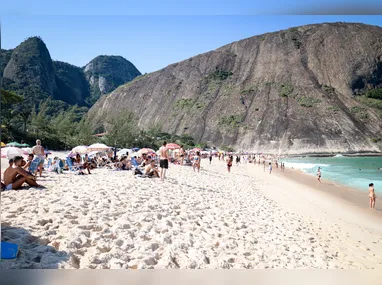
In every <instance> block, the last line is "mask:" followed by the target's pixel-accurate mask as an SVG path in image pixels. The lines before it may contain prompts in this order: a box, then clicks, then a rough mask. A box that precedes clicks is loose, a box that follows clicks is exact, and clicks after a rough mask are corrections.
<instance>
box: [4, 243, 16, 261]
mask: <svg viewBox="0 0 382 285" xmlns="http://www.w3.org/2000/svg"><path fill="white" fill-rule="evenodd" d="M18 252H19V246H18V245H17V244H15V243H10V242H5V241H3V242H1V259H15V258H16V257H17V253H18Z"/></svg>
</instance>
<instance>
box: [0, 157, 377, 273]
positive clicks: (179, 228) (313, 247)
mask: <svg viewBox="0 0 382 285" xmlns="http://www.w3.org/2000/svg"><path fill="white" fill-rule="evenodd" d="M2 162H3V165H4V161H2ZM5 165H6V163H5ZM2 170H4V169H2ZM280 171H281V170H280V169H275V170H274V173H272V175H269V174H268V173H264V172H263V168H262V167H259V166H257V165H256V166H255V165H253V164H241V165H239V166H236V164H234V166H233V167H232V170H231V173H230V174H228V173H227V170H226V167H225V163H223V162H220V161H218V159H214V160H213V161H212V165H209V162H208V161H207V160H202V167H201V171H200V173H194V172H193V171H192V168H191V167H186V166H184V167H180V166H174V165H170V169H169V171H168V178H167V179H166V180H165V181H164V182H160V181H159V179H149V178H137V177H134V176H133V174H132V172H131V171H112V170H106V169H95V170H93V171H92V174H91V175H74V174H70V173H64V174H55V173H47V172H45V173H44V177H43V178H41V179H38V182H40V183H41V184H43V185H44V186H46V187H47V189H44V190H37V189H29V190H21V191H6V192H2V193H1V223H2V240H6V241H10V242H14V243H17V244H19V246H20V254H19V257H18V258H17V259H16V260H9V261H3V262H1V263H0V268H111V269H114V268H115V269H117V268H125V269H127V268H130V269H140V268H156V269H162V268H237V269H238V268H288V269H289V268H314V269H326V268H338V269H340V268H344V269H366V268H367V269H372V268H382V223H381V221H382V219H381V217H380V215H378V214H373V213H370V211H371V210H368V211H365V210H364V209H359V208H357V207H356V206H354V205H352V204H350V203H346V202H344V201H342V200H341V199H337V198H336V197H333V196H332V195H328V194H326V193H324V192H320V191H317V190H315V189H313V188H312V187H309V186H307V185H303V184H300V183H298V182H296V181H294V180H292V179H288V178H287V177H285V174H282V173H280ZM379 201H380V200H378V201H377V203H378V202H379ZM366 204H367V197H366ZM377 206H378V205H377Z"/></svg>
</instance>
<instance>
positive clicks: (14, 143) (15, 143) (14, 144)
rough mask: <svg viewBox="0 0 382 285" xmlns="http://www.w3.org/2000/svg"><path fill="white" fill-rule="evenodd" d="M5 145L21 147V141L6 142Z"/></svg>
mask: <svg viewBox="0 0 382 285" xmlns="http://www.w3.org/2000/svg"><path fill="white" fill-rule="evenodd" d="M7 146H15V147H23V145H22V144H21V143H18V142H10V143H7Z"/></svg>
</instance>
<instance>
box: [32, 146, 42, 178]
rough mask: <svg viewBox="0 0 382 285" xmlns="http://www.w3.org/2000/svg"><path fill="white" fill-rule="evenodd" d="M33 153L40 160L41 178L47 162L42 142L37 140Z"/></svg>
mask: <svg viewBox="0 0 382 285" xmlns="http://www.w3.org/2000/svg"><path fill="white" fill-rule="evenodd" d="M32 153H33V154H34V155H35V156H37V158H38V159H39V163H38V168H39V172H40V177H41V176H42V168H43V166H44V160H45V151H44V148H43V147H42V145H41V141H40V140H36V145H35V146H34V147H33V148H32Z"/></svg>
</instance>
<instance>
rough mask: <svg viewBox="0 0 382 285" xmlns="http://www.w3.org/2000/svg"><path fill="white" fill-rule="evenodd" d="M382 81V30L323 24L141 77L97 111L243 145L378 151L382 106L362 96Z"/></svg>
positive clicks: (99, 118) (96, 119)
mask: <svg viewBox="0 0 382 285" xmlns="http://www.w3.org/2000/svg"><path fill="white" fill-rule="evenodd" d="M381 84H382V28H380V27H377V26H369V25H364V24H357V23H354V24H353V23H325V24H315V25H307V26H301V27H297V28H291V29H288V30H283V31H278V32H274V33H268V34H264V35H260V36H255V37H251V38H248V39H244V40H240V41H237V42H234V43H231V44H228V45H225V46H223V47H221V48H218V49H216V50H214V51H211V52H207V53H204V54H201V55H198V56H195V57H192V58H189V59H187V60H185V61H182V62H179V63H175V64H171V65H169V66H167V67H166V68H164V69H162V70H159V71H157V72H153V73H150V74H147V75H144V76H139V77H137V78H136V79H135V80H133V81H132V82H130V83H128V84H125V85H123V86H120V87H119V88H117V89H116V90H115V91H113V92H112V93H111V94H109V95H107V96H103V97H102V98H101V99H100V100H99V101H98V102H97V103H96V104H95V105H94V106H93V107H92V108H91V109H90V110H89V113H88V116H89V118H90V119H91V120H92V122H93V124H94V126H99V125H101V124H102V123H103V122H104V121H105V117H107V116H111V115H113V114H116V113H118V112H119V111H122V110H130V111H132V112H134V113H135V114H136V116H137V117H138V119H139V125H140V126H141V127H144V128H149V127H150V126H153V125H156V124H159V125H161V126H162V130H163V131H166V132H170V133H177V134H183V133H187V134H190V135H191V136H193V137H194V138H196V140H197V141H202V142H207V143H209V144H212V145H216V146H223V145H225V146H232V147H234V148H235V149H236V150H251V151H258V152H273V153H312V152H316V153H318V152H367V151H373V152H375V151H380V146H379V145H378V144H377V143H376V142H375V141H377V140H378V138H381V137H382V135H381V131H382V124H381V117H380V115H381V113H380V111H381V110H380V109H378V108H377V107H375V106H373V107H371V105H370V104H366V103H365V102H364V101H362V100H360V98H361V97H362V96H359V95H360V94H363V93H364V92H366V91H367V90H371V89H375V88H380V87H382V86H381ZM369 103H370V102H369ZM377 103H378V102H377ZM379 106H380V105H379Z"/></svg>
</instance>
